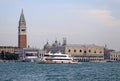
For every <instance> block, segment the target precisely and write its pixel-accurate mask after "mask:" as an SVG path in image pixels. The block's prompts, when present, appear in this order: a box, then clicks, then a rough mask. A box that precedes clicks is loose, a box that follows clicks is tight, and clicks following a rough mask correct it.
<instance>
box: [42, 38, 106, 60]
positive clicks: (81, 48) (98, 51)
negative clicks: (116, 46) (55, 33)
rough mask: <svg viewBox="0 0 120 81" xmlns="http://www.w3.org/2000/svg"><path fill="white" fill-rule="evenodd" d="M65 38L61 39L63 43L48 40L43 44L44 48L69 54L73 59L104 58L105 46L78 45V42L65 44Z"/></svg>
mask: <svg viewBox="0 0 120 81" xmlns="http://www.w3.org/2000/svg"><path fill="white" fill-rule="evenodd" d="M66 42H67V41H66V39H63V44H62V45H61V44H60V43H58V41H57V40H55V42H54V43H53V44H52V45H50V44H49V43H48V42H47V44H45V46H44V48H45V49H44V50H47V52H49V51H51V52H52V53H56V52H61V53H65V54H69V55H71V56H73V57H74V59H77V60H80V61H101V60H104V54H105V47H103V46H97V45H79V44H67V43H66Z"/></svg>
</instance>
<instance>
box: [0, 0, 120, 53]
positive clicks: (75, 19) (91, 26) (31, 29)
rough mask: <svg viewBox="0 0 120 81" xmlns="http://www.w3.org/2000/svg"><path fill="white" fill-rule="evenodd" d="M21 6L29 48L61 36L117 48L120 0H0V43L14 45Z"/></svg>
mask: <svg viewBox="0 0 120 81" xmlns="http://www.w3.org/2000/svg"><path fill="white" fill-rule="evenodd" d="M22 8H23V10H24V16H25V19H26V25H27V43H28V45H30V46H31V47H35V48H43V46H44V44H46V42H47V41H48V42H49V43H50V44H51V43H53V42H54V41H55V40H56V39H57V40H58V41H59V42H62V39H63V37H65V38H67V43H68V44H85V45H86V44H87V45H89V44H95V45H99V46H105V45H107V47H108V48H110V49H115V50H119V51H120V45H119V44H120V37H119V35H120V0H0V46H18V21H19V18H20V14H21V9H22Z"/></svg>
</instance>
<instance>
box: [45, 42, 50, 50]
mask: <svg viewBox="0 0 120 81" xmlns="http://www.w3.org/2000/svg"><path fill="white" fill-rule="evenodd" d="M50 48H51V45H50V44H49V43H48V42H47V43H46V44H45V45H44V50H46V49H50Z"/></svg>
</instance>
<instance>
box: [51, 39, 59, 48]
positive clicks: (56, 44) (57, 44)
mask: <svg viewBox="0 0 120 81" xmlns="http://www.w3.org/2000/svg"><path fill="white" fill-rule="evenodd" d="M52 46H53V47H58V46H60V45H59V43H58V41H57V40H55V43H53V44H52Z"/></svg>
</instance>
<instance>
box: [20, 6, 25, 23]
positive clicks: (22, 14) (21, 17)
mask: <svg viewBox="0 0 120 81" xmlns="http://www.w3.org/2000/svg"><path fill="white" fill-rule="evenodd" d="M22 22H26V21H25V17H24V13H23V8H22V10H21V15H20V20H19V23H22Z"/></svg>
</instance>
